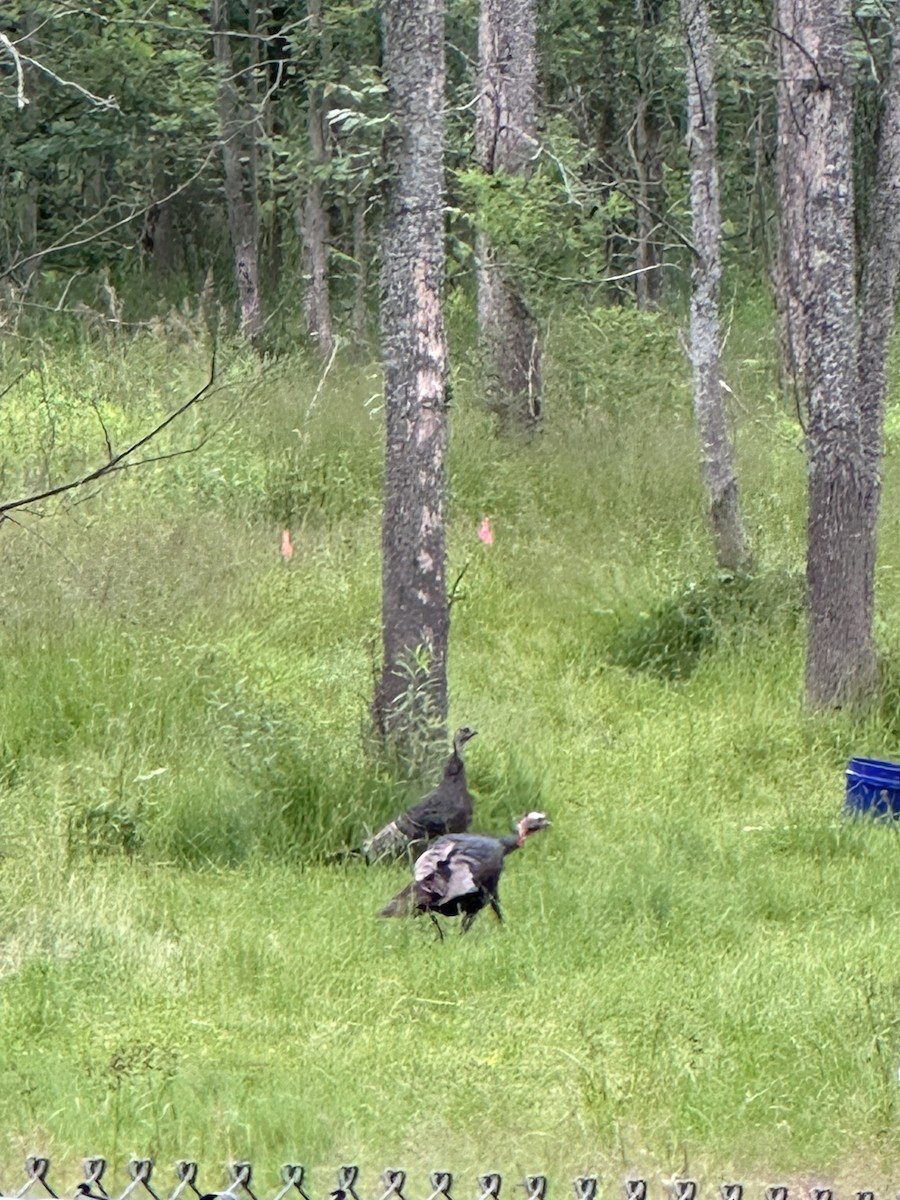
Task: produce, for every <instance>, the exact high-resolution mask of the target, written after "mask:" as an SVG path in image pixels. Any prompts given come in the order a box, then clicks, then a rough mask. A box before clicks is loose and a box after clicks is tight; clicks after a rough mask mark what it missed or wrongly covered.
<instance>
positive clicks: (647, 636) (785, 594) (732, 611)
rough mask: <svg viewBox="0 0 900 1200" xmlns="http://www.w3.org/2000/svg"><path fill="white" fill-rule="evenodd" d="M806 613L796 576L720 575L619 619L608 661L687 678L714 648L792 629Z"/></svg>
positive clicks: (663, 676)
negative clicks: (770, 630)
mask: <svg viewBox="0 0 900 1200" xmlns="http://www.w3.org/2000/svg"><path fill="white" fill-rule="evenodd" d="M802 611H803V580H802V576H800V575H799V574H797V573H793V572H786V571H779V572H771V573H768V574H764V575H729V574H721V575H718V576H716V577H715V578H714V579H711V580H706V581H703V582H699V583H697V582H691V583H688V584H687V585H686V586H685V587H683V588H682V589H681V590H680V591H678V592H677V593H676V594H675V595H673V596H671V597H669V598H668V599H666V600H663V601H662V602H660V603H659V604H657V605H656V606H654V607H653V608H652V609H650V610H649V611H648V612H642V613H640V614H639V615H638V616H636V617H635V616H633V615H630V614H629V615H627V616H624V617H622V618H620V619H619V620H618V622H617V627H616V629H615V631H614V633H613V635H612V637H611V639H610V641H609V644H608V646H607V651H606V657H607V660H608V661H609V662H610V663H612V664H613V665H615V666H620V667H626V668H628V669H629V670H632V671H647V672H649V673H651V674H653V675H658V676H659V677H660V678H662V679H669V680H678V679H684V678H686V677H687V676H689V675H690V674H691V673H692V672H693V671H694V670H695V669H696V667H697V664H698V662H699V660H700V656H701V655H702V654H703V652H704V651H705V650H706V649H708V648H710V647H711V646H713V645H714V644H717V643H722V642H725V641H731V642H734V641H738V642H740V641H742V640H743V639H745V638H746V637H748V636H752V635H759V634H760V633H762V632H763V630H764V629H766V628H773V627H783V626H784V625H786V624H787V625H793V624H795V623H796V621H797V620H798V619H799V616H800V614H801V613H802Z"/></svg>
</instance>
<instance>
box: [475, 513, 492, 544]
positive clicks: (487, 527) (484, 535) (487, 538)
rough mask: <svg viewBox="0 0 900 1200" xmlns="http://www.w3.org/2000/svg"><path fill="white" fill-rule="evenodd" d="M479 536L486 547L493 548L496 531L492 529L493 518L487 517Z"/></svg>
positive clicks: (482, 523) (483, 521)
mask: <svg viewBox="0 0 900 1200" xmlns="http://www.w3.org/2000/svg"><path fill="white" fill-rule="evenodd" d="M478 536H479V537H480V538H481V540H482V541H483V542H484V544H485V545H486V546H493V544H494V531H493V529H491V518H490V517H485V518H484V519H483V520H482V522H481V528H480V529H479V530H478Z"/></svg>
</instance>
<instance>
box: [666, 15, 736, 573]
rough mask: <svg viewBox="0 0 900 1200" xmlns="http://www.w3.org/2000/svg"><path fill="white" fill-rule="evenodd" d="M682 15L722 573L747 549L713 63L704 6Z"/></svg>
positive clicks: (696, 342)
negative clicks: (726, 391)
mask: <svg viewBox="0 0 900 1200" xmlns="http://www.w3.org/2000/svg"><path fill="white" fill-rule="evenodd" d="M681 16H682V20H683V22H684V29H685V37H686V40H687V95H688V151H689V155H690V162H691V213H692V216H693V239H694V251H695V254H696V257H695V259H694V268H693V274H692V285H693V286H692V292H691V365H692V367H693V374H694V411H695V413H696V416H697V426H698V429H699V431H700V444H701V460H702V468H703V481H704V483H705V484H706V491H707V494H708V496H709V508H710V520H711V523H712V533H713V541H714V543H715V548H716V562H717V563H718V565H719V566H720V567H722V568H724V569H725V570H728V571H745V570H747V569H748V568H749V567H750V547H749V544H748V541H747V535H746V532H745V529H744V521H743V517H742V515H741V506H740V500H739V496H738V483H737V475H736V474H735V470H734V462H733V453H732V447H731V439H730V437H729V433H728V421H727V415H726V412H725V405H724V403H723V399H722V384H721V379H720V362H719V350H720V345H721V328H720V322H719V290H720V284H721V278H722V255H721V228H722V222H721V214H720V210H719V165H718V161H717V157H716V155H717V150H716V92H715V62H714V51H713V36H712V28H711V22H710V13H709V5H708V0H681Z"/></svg>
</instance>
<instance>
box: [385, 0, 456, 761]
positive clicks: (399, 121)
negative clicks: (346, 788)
mask: <svg viewBox="0 0 900 1200" xmlns="http://www.w3.org/2000/svg"><path fill="white" fill-rule="evenodd" d="M382 31H383V54H384V75H385V79H386V82H387V86H388V102H389V106H390V109H391V112H392V114H393V121H392V125H391V127H390V130H389V132H388V135H387V142H386V156H387V163H388V168H389V171H390V177H389V181H388V186H387V195H386V210H385V218H384V234H383V245H382V280H381V283H382V307H381V324H382V347H383V358H384V372H385V414H386V426H387V428H386V434H387V437H386V449H385V483H384V516H383V525H382V611H381V618H382V639H383V664H382V669H381V677H380V680H379V681H378V684H377V686H376V692H375V698H374V705H373V713H374V718H375V722H376V725H377V727H378V730H379V731H380V733H381V735H382V737H383V738H384V739H385V741H386V742H388V743H389V744H391V745H392V746H393V747H394V748H395V749H397V750H399V751H400V752H401V753H403V754H405V755H407V756H409V757H412V758H413V759H415V758H418V757H420V756H421V753H422V750H423V749H424V748H425V747H426V746H427V745H428V744H429V743H433V742H434V740H435V739H437V740H440V741H441V742H444V741H445V740H446V720H447V643H448V637H449V626H450V610H449V603H448V599H447V580H446V549H445V535H444V512H445V503H446V491H447V466H446V453H447V439H448V420H447V409H448V387H449V385H448V369H447V345H446V334H445V330H444V320H443V308H442V290H443V279H444V213H443V195H444V189H443V173H444V81H445V64H444V8H443V0H419V2H418V3H416V4H410V2H409V0H383V5H382Z"/></svg>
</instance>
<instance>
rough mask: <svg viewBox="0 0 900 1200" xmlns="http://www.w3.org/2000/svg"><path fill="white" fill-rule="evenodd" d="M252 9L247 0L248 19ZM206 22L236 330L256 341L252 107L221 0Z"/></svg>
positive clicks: (258, 307) (259, 326)
mask: <svg viewBox="0 0 900 1200" xmlns="http://www.w3.org/2000/svg"><path fill="white" fill-rule="evenodd" d="M252 15H253V12H252V6H251V23H252ZM210 25H211V27H212V31H213V48H214V52H215V59H216V64H217V65H218V67H219V71H220V80H219V100H218V106H219V124H220V127H221V144H222V167H223V171H224V175H225V205H226V209H227V214H228V230H229V233H230V235H231V247H232V251H233V253H234V273H235V280H236V282H237V293H238V311H239V313H240V330H241V333H242V335H243V336H244V337H246V338H247V340H248V341H250V342H253V343H254V344H256V343H258V342H259V341H260V339H261V337H262V333H263V327H264V322H263V313H262V302H261V299H260V292H259V212H258V197H257V180H256V156H257V146H256V132H257V129H256V125H257V119H256V113H255V111H254V109H253V107H252V106H251V105H249V104H246V103H244V102H243V100H242V97H241V94H240V92H239V91H238V86H237V83H236V82H235V73H234V60H233V57H232V53H231V42H230V35H229V32H228V6H227V4H226V0H212V3H211V5H210ZM251 75H252V72H251Z"/></svg>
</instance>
